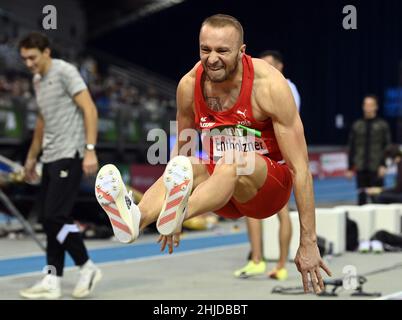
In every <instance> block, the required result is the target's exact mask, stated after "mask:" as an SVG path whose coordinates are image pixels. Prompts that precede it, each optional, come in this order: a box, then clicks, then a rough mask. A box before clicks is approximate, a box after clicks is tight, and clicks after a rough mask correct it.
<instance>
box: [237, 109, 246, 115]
mask: <svg viewBox="0 0 402 320" xmlns="http://www.w3.org/2000/svg"><path fill="white" fill-rule="evenodd" d="M246 112H247V109H244V111H240V110H237V111H236V113H237V114H240V115H242V116H243V117H246Z"/></svg>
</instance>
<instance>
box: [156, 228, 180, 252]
mask: <svg viewBox="0 0 402 320" xmlns="http://www.w3.org/2000/svg"><path fill="white" fill-rule="evenodd" d="M158 243H160V244H161V251H165V248H166V244H167V245H168V248H169V254H171V253H173V246H174V247H178V246H179V244H180V232H178V233H175V234H173V235H170V236H163V235H160V236H159V239H158Z"/></svg>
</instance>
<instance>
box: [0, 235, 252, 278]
mask: <svg viewBox="0 0 402 320" xmlns="http://www.w3.org/2000/svg"><path fill="white" fill-rule="evenodd" d="M247 241H248V238H247V234H246V233H244V232H242V233H237V234H230V235H219V236H211V237H202V238H193V239H183V240H181V241H180V246H179V247H177V248H175V249H174V251H175V252H176V253H180V252H187V251H194V250H199V249H209V248H215V247H221V246H230V245H236V244H241V243H246V242H247ZM166 251H167V250H165V253H162V252H160V246H159V244H157V243H156V242H155V243H142V244H132V245H122V246H118V247H112V248H102V249H92V250H89V253H90V256H91V259H92V260H93V261H94V262H95V263H104V262H113V261H123V260H128V259H130V260H133V259H140V258H145V257H151V256H161V255H167V253H166ZM66 258H67V259H66V266H67V267H69V266H73V265H74V264H73V261H72V260H71V258H70V257H69V256H67V257H66ZM44 265H46V261H45V256H44V255H36V256H31V257H21V258H13V259H2V260H0V276H7V275H15V274H21V273H27V272H38V271H40V270H42V268H43V266H44Z"/></svg>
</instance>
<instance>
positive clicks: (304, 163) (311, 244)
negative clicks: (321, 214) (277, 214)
mask: <svg viewBox="0 0 402 320" xmlns="http://www.w3.org/2000/svg"><path fill="white" fill-rule="evenodd" d="M259 61H261V60H256V62H255V63H254V66H255V70H256V80H255V84H254V85H255V90H254V95H255V99H256V102H257V105H258V108H260V110H261V111H262V112H263V113H266V115H267V116H269V117H271V118H272V122H273V127H274V131H275V136H276V139H277V142H278V145H279V148H280V150H281V153H282V155H283V157H284V159H285V161H286V163H287V165H288V166H289V168H290V170H291V173H292V178H293V186H294V193H295V198H296V204H297V209H298V211H299V220H300V246H299V250H298V252H297V254H296V258H295V263H296V265H297V268H298V270H299V272H301V274H302V277H303V286H304V290H305V291H306V292H308V291H309V290H308V281H309V279H308V274H310V277H311V278H310V279H311V281H312V284H313V288H314V291H315V292H320V288H321V289H324V283H323V280H322V277H321V274H320V267H321V268H323V269H324V270H325V271H326V272H327V274H328V275H330V271H329V269H328V267H327V266H326V265H325V264H324V262H323V261H322V259H321V257H320V254H319V251H318V247H317V236H316V232H315V207H314V194H313V182H312V176H311V173H310V170H309V164H308V155H307V145H306V140H305V137H304V130H303V124H302V122H301V120H300V116H299V113H298V112H297V108H296V106H295V102H294V99H293V96H292V93H291V91H290V88H289V85H288V83H287V81H286V79H285V78H284V77H283V75H282V74H281V73H280V72H279V71H277V70H275V69H274V68H273V67H271V66H268V65H266V64H262V63H260V62H259Z"/></svg>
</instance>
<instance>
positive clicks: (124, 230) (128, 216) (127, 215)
mask: <svg viewBox="0 0 402 320" xmlns="http://www.w3.org/2000/svg"><path fill="white" fill-rule="evenodd" d="M95 195H96V199H97V200H98V203H99V204H100V206H101V207H102V208H103V210H105V212H106V214H107V215H108V217H109V220H110V223H111V224H112V228H113V232H114V234H115V236H116V238H117V239H118V240H119V241H120V242H123V243H130V242H133V241H134V240H135V239H137V237H138V235H139V232H140V219H141V213H140V210H139V209H138V207H137V205H136V204H135V203H134V201H133V197H132V194H131V192H130V193H128V192H127V188H126V186H125V185H124V182H123V180H122V178H121V175H120V172H119V170H118V169H117V168H116V167H115V166H114V165H112V164H107V165H105V166H103V167H102V168H101V169H100V170H99V172H98V175H97V177H96V183H95Z"/></svg>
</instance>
